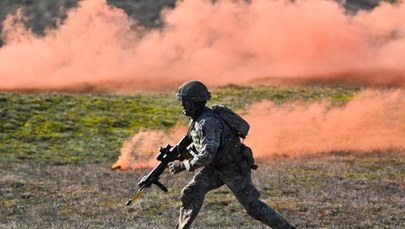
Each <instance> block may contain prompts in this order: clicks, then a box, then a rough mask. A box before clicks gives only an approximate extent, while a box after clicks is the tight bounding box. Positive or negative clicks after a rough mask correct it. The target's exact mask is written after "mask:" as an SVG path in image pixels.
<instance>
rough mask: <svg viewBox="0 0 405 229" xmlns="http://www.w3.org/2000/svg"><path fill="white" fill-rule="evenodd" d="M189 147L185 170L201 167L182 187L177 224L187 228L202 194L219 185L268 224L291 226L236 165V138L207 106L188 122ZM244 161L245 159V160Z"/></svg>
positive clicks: (192, 219)
mask: <svg viewBox="0 0 405 229" xmlns="http://www.w3.org/2000/svg"><path fill="white" fill-rule="evenodd" d="M190 135H191V137H192V140H193V143H192V144H191V146H192V147H191V148H192V149H193V150H194V151H195V157H194V158H193V159H191V160H188V161H185V162H184V165H185V167H186V170H187V171H193V170H194V169H196V168H199V167H204V168H203V169H202V170H200V171H199V172H198V173H197V174H196V175H195V176H194V178H193V179H192V181H191V182H190V183H189V184H188V185H187V186H186V187H185V188H184V189H183V190H182V194H181V201H182V206H181V209H180V217H179V222H178V224H177V228H189V227H190V225H191V224H192V222H193V221H194V219H195V218H196V217H197V214H198V212H199V211H200V209H201V207H202V204H203V201H204V196H205V194H207V193H208V192H209V191H211V190H213V189H216V188H219V187H221V186H222V185H224V184H225V185H226V186H228V188H229V189H230V190H231V191H232V193H233V194H234V195H235V197H236V199H237V200H238V201H239V202H240V203H241V205H242V206H243V207H244V209H245V210H246V211H247V213H248V214H249V215H250V216H251V217H253V218H255V219H257V220H260V221H261V222H263V223H264V224H266V225H268V226H270V227H272V228H293V227H292V226H291V225H290V224H289V223H288V222H287V221H286V220H285V219H283V217H282V216H281V215H279V214H278V213H277V212H275V211H274V210H273V209H272V208H270V207H269V206H268V205H266V204H265V203H263V202H262V201H260V200H259V197H260V192H259V191H258V190H257V189H256V187H255V186H254V184H253V183H252V179H251V173H250V169H249V170H248V171H247V172H244V173H242V172H241V169H240V165H241V163H242V164H243V163H244V161H242V159H241V157H240V156H239V155H240V153H239V151H240V149H241V147H243V146H242V144H241V142H240V139H239V137H238V136H236V135H235V134H234V133H233V132H232V131H231V130H230V129H229V126H228V125H226V124H225V123H223V121H221V120H220V118H219V117H218V116H217V115H216V114H215V113H214V112H213V111H212V110H211V109H210V108H208V107H205V108H204V110H203V111H202V112H201V114H200V115H199V116H198V118H196V119H195V120H192V121H191V123H190ZM246 163H247V162H246Z"/></svg>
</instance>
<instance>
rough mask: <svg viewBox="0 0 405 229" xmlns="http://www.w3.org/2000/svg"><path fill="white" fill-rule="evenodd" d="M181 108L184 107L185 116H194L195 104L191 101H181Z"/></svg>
mask: <svg viewBox="0 0 405 229" xmlns="http://www.w3.org/2000/svg"><path fill="white" fill-rule="evenodd" d="M181 106H182V107H183V114H185V115H187V116H192V115H193V112H194V104H193V102H191V101H190V100H185V99H182V100H181Z"/></svg>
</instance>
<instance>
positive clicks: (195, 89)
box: [176, 80, 211, 102]
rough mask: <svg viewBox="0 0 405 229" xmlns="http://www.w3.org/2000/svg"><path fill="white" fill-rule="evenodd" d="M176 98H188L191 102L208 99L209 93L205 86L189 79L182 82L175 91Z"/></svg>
mask: <svg viewBox="0 0 405 229" xmlns="http://www.w3.org/2000/svg"><path fill="white" fill-rule="evenodd" d="M176 98H177V100H179V101H181V100H182V99H186V100H190V101H192V102H200V101H208V100H210V98H211V93H210V92H209V91H208V88H207V86H205V85H204V84H203V83H201V82H200V81H197V80H190V81H187V82H185V83H183V84H182V85H181V86H180V87H179V88H178V89H177V91H176Z"/></svg>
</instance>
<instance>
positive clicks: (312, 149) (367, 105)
mask: <svg viewBox="0 0 405 229" xmlns="http://www.w3.org/2000/svg"><path fill="white" fill-rule="evenodd" d="M244 118H245V119H246V120H247V121H248V122H249V123H250V126H251V129H250V133H249V135H248V137H247V138H246V140H245V141H244V142H245V143H246V144H247V145H249V146H250V147H251V148H252V149H253V151H254V155H255V157H256V158H268V157H271V156H274V155H285V156H300V155H308V154H315V153H322V152H331V151H362V152H366V151H370V150H387V149H405V141H404V136H405V91H403V90H396V91H383V92H381V91H380V92H378V91H364V92H362V93H361V94H360V95H358V96H357V97H356V98H354V99H353V100H352V101H351V102H349V103H348V104H346V105H344V106H342V107H331V105H330V103H329V102H328V101H322V102H319V103H310V104H307V103H289V104H284V105H275V104H273V103H271V102H268V101H267V102H261V103H257V104H253V105H252V106H251V107H250V108H249V109H248V111H247V114H246V115H245V116H244ZM185 133H186V128H185V127H183V128H180V127H176V128H175V129H174V132H172V133H170V134H169V135H166V134H164V133H163V132H155V131H150V132H141V133H138V134H135V135H134V137H133V138H132V139H131V140H129V141H127V142H126V143H125V144H124V146H123V148H122V150H121V156H120V158H119V160H118V162H119V164H121V165H124V167H123V168H124V169H137V168H146V167H152V166H153V165H154V164H156V163H157V161H156V159H155V156H156V152H155V151H153V152H154V154H151V153H149V152H151V151H150V147H156V146H158V145H161V146H163V144H166V143H163V142H165V141H166V142H167V141H170V142H177V141H178V139H180V137H182V136H183V135H184V134H185ZM169 139H170V140H169ZM156 140H158V141H156ZM138 142H142V143H144V145H138ZM145 145H146V146H147V147H149V148H147V149H146V150H145V148H144V146H145ZM129 146H130V147H131V150H128V149H129ZM153 149H154V148H153ZM145 162H146V163H145Z"/></svg>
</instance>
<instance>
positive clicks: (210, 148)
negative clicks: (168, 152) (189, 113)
mask: <svg viewBox="0 0 405 229" xmlns="http://www.w3.org/2000/svg"><path fill="white" fill-rule="evenodd" d="M221 133H222V125H221V122H220V121H219V120H218V119H216V118H214V117H209V118H206V119H203V120H201V121H200V122H199V123H198V129H197V134H198V136H199V137H198V138H199V139H200V142H199V143H197V144H194V146H195V147H194V148H195V149H196V150H197V152H196V155H195V157H193V159H191V160H188V161H185V166H186V169H187V171H193V170H194V169H196V168H199V167H202V166H206V165H208V164H209V163H211V161H212V160H213V159H214V157H215V154H216V153H217V151H218V148H219V145H220V141H221Z"/></svg>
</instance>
